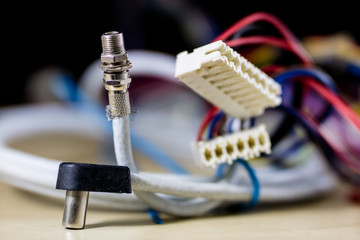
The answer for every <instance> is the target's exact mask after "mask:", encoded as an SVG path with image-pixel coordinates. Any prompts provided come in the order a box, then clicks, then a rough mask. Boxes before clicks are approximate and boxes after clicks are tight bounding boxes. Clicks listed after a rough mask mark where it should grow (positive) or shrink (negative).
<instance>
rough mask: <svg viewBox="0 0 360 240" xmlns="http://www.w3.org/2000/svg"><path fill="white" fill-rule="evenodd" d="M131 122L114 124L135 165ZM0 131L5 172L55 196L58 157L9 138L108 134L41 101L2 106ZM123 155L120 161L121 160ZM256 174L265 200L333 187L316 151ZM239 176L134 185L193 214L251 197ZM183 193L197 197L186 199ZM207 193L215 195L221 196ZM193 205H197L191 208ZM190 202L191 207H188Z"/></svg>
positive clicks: (100, 199)
mask: <svg viewBox="0 0 360 240" xmlns="http://www.w3.org/2000/svg"><path fill="white" fill-rule="evenodd" d="M127 124H128V119H127V120H126V121H125V122H122V123H121V122H118V124H117V123H116V121H115V123H114V126H115V128H118V129H123V130H121V131H118V132H117V133H116V134H115V135H114V137H115V138H114V140H116V139H117V140H116V141H118V142H119V141H120V142H123V143H124V145H123V146H124V147H125V148H123V149H122V150H116V151H120V152H121V153H117V154H118V155H124V156H131V157H129V158H124V159H127V160H126V161H128V163H126V164H129V165H131V162H132V155H130V154H131V151H128V150H129V149H130V148H127V147H126V146H129V142H128V139H127V137H126V138H124V137H123V136H128V135H127V133H126V131H128V130H129V129H128V128H127V127H126V125H127ZM124 131H125V132H124ZM0 132H1V134H0V159H1V160H0V178H2V179H3V180H4V181H6V182H9V183H10V184H12V185H15V186H17V187H20V188H22V189H26V190H29V191H33V192H37V193H40V194H43V195H46V196H51V197H55V198H63V193H61V191H58V190H55V182H56V175H57V170H58V165H59V162H58V161H55V160H51V159H46V158H42V157H39V156H35V155H32V154H28V153H25V152H21V151H19V150H15V149H11V148H9V147H8V143H9V142H10V141H15V140H16V139H19V138H22V137H26V136H32V135H34V134H38V133H46V132H55V133H56V132H61V133H63V132H69V133H72V134H80V135H87V136H90V137H93V138H98V139H100V140H101V139H102V138H103V137H102V136H104V133H103V132H102V129H101V128H99V127H97V126H96V125H94V124H93V123H91V121H88V120H87V119H86V118H84V117H83V116H81V115H79V114H77V113H76V112H74V111H72V110H69V109H67V108H64V107H63V106H61V105H37V106H27V107H18V108H12V109H7V110H3V111H1V112H0ZM124 133H125V134H124ZM126 139H127V140H126ZM126 142H127V143H126ZM116 145H117V144H116ZM117 146H118V145H117ZM121 161H122V160H121ZM121 161H120V164H122V162H121ZM239 167H240V166H239ZM132 168H134V167H132ZM257 175H258V178H259V181H260V183H261V186H262V188H261V195H260V201H261V202H265V201H293V200H297V199H303V198H309V197H313V196H318V195H320V194H323V193H326V192H329V191H330V190H331V189H333V186H334V179H333V178H332V175H330V174H329V172H328V171H327V170H326V168H325V167H324V164H323V163H322V162H321V159H320V158H319V157H318V156H315V155H314V158H313V159H311V160H309V161H307V162H306V163H305V164H303V165H299V166H296V167H294V168H292V169H283V170H279V169H278V168H274V167H270V168H269V167H267V168H259V169H257ZM236 176H238V177H239V178H237V179H236V178H234V177H235V175H234V176H231V177H229V178H228V179H227V180H226V181H229V182H228V183H226V182H221V183H213V182H214V180H213V179H212V178H211V177H210V178H209V177H199V176H176V175H169V174H153V173H136V172H134V173H133V174H132V179H133V189H134V191H135V192H136V193H137V194H138V197H139V198H141V200H145V202H146V203H147V204H148V205H149V206H151V207H153V208H154V209H160V210H164V209H165V211H167V212H170V213H172V214H176V215H191V214H202V213H204V212H207V211H208V210H209V209H213V208H215V207H216V206H218V205H219V204H220V203H224V202H226V201H229V200H231V201H235V200H236V201H247V200H248V199H249V197H250V194H251V191H252V187H251V182H250V181H249V180H247V179H246V178H244V177H243V176H244V175H243V174H236ZM239 183H241V185H239ZM59 192H60V193H61V194H59ZM152 192H158V193H163V194H168V195H175V196H181V197H180V198H176V197H171V198H170V197H168V196H164V195H160V194H159V195H155V194H153V193H152ZM216 193H217V194H216ZM183 197H190V198H197V199H196V200H185V201H184V200H183ZM198 197H203V198H207V199H201V198H198ZM180 199H182V200H180ZM208 199H216V201H213V200H208ZM168 202H171V204H168ZM163 204H164V205H163ZM90 206H105V207H109V208H115V209H121V210H126V209H128V210H144V209H145V208H146V206H145V205H144V204H142V203H141V202H140V201H139V200H138V199H136V198H135V196H134V195H125V194H122V195H120V194H104V193H92V194H91V195H90ZM188 206H193V207H190V208H187V207H188ZM185 208H186V209H188V210H186V211H185V210H184V209H185Z"/></svg>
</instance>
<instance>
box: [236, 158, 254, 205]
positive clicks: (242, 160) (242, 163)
mask: <svg viewBox="0 0 360 240" xmlns="http://www.w3.org/2000/svg"><path fill="white" fill-rule="evenodd" d="M235 162H236V163H238V164H241V165H243V166H244V168H245V169H246V171H247V172H248V174H249V176H250V179H251V183H252V185H253V192H252V195H251V200H250V202H248V203H246V204H245V205H242V210H245V211H247V210H250V209H252V208H253V207H255V206H256V204H257V203H258V202H259V197H260V183H259V179H258V178H257V176H256V173H255V170H254V169H253V168H252V167H251V166H250V164H249V163H248V162H247V161H245V160H244V159H240V158H239V159H237V160H236V161H235Z"/></svg>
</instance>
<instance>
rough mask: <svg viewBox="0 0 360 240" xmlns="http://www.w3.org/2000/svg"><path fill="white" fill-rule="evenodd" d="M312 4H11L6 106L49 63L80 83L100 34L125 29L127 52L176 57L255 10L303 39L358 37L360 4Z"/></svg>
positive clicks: (0, 92)
mask: <svg viewBox="0 0 360 240" xmlns="http://www.w3.org/2000/svg"><path fill="white" fill-rule="evenodd" d="M314 2H315V1H291V2H290V1H289V2H288V3H286V4H284V3H281V4H280V3H277V2H274V1H266V2H258V1H230V0H222V1H221V2H218V1H205V0H196V1H188V0H172V1H166V0H133V1H96V2H94V1H86V2H85V1H84V2H78V1H46V2H43V3H36V2H33V1H31V2H24V3H21V4H20V3H18V2H9V3H6V7H4V8H3V9H4V10H5V11H4V15H3V19H2V22H3V24H2V29H3V34H2V36H3V39H5V44H4V45H3V48H4V50H5V53H3V59H4V60H3V62H5V65H3V66H4V68H3V70H4V72H5V78H4V79H3V81H2V85H1V88H0V106H9V105H17V104H22V103H25V102H27V101H28V99H27V97H26V94H25V92H26V91H25V89H26V85H27V82H28V81H29V79H31V77H32V76H33V75H34V74H36V73H37V72H38V71H40V70H42V69H44V68H47V67H54V66H56V67H60V68H61V69H63V70H64V71H67V72H68V73H69V74H70V75H71V76H72V78H73V79H74V80H75V81H77V80H78V79H79V78H80V76H81V75H82V73H83V72H84V70H85V69H86V67H87V66H89V64H91V63H92V62H93V61H94V60H96V59H98V58H99V56H100V53H101V44H100V36H101V34H102V33H104V32H106V31H110V30H117V31H121V32H123V33H124V35H125V44H126V48H127V49H128V50H131V49H150V50H156V51H161V52H166V53H169V54H173V55H175V54H177V53H178V52H180V51H183V50H191V49H193V48H194V47H197V46H200V45H202V44H206V43H208V42H210V41H211V40H212V39H213V38H214V37H215V36H217V35H218V34H219V33H221V32H222V31H223V30H225V29H226V28H228V27H229V26H230V25H232V24H233V23H234V22H236V21H237V20H239V19H241V18H242V17H244V16H246V15H248V14H250V13H253V12H256V11H267V12H270V13H272V14H274V15H276V16H277V17H279V18H280V19H281V20H282V21H284V22H285V23H286V24H287V26H288V27H289V28H290V29H291V30H292V31H293V32H294V34H295V35H296V36H297V37H299V38H300V39H302V38H303V37H305V36H309V35H328V34H334V33H338V32H347V33H348V34H350V35H351V36H352V37H353V38H354V39H356V41H358V42H359V40H360V29H359V26H360V17H359V15H360V3H359V1H356V2H355V1H353V2H351V1H349V2H346V1H345V2H344V1H341V2H337V1H334V2H329V1H328V2H326V4H320V3H316V4H315V3H314ZM4 17H5V18H4ZM14 89H16V91H13V90H14Z"/></svg>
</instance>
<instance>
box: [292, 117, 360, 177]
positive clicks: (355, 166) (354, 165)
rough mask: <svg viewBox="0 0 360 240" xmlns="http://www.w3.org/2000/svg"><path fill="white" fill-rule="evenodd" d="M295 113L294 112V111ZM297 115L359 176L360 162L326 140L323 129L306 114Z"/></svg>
mask: <svg viewBox="0 0 360 240" xmlns="http://www.w3.org/2000/svg"><path fill="white" fill-rule="evenodd" d="M294 111H296V110H294ZM298 114H299V115H300V116H302V118H304V119H306V120H307V122H308V124H310V125H312V128H313V129H317V134H318V135H319V136H320V137H321V138H322V139H323V140H324V141H325V142H326V143H327V144H328V145H329V147H330V148H331V149H332V150H333V151H334V153H335V154H336V156H337V157H338V158H339V159H340V160H341V161H342V162H343V163H344V164H345V165H346V166H347V167H348V168H350V169H352V171H354V172H356V173H358V174H360V162H359V161H358V160H357V159H356V158H354V156H353V157H352V158H350V153H349V152H347V151H346V150H342V149H340V148H339V147H338V146H336V145H334V144H333V143H332V142H331V141H329V140H328V137H327V136H328V135H327V134H326V133H325V132H324V131H326V130H325V129H324V128H321V127H320V125H319V123H317V122H316V121H315V120H314V119H312V118H311V117H310V116H308V115H307V114H304V113H303V112H299V111H298Z"/></svg>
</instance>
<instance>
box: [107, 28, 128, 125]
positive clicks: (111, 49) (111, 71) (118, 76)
mask: <svg viewBox="0 0 360 240" xmlns="http://www.w3.org/2000/svg"><path fill="white" fill-rule="evenodd" d="M101 43H102V48H103V52H102V54H101V64H100V68H101V69H102V70H104V78H103V81H104V86H105V89H106V90H107V91H108V97H109V105H108V106H107V108H106V111H107V114H108V117H109V118H110V119H113V118H118V117H123V116H126V115H129V114H131V105H130V99H129V92H128V88H129V86H130V82H131V78H130V76H129V71H128V70H129V69H130V68H131V67H132V65H131V63H130V62H129V60H128V56H127V53H126V51H125V45H124V38H123V34H122V33H119V32H116V31H112V32H106V33H104V34H103V35H102V36H101Z"/></svg>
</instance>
